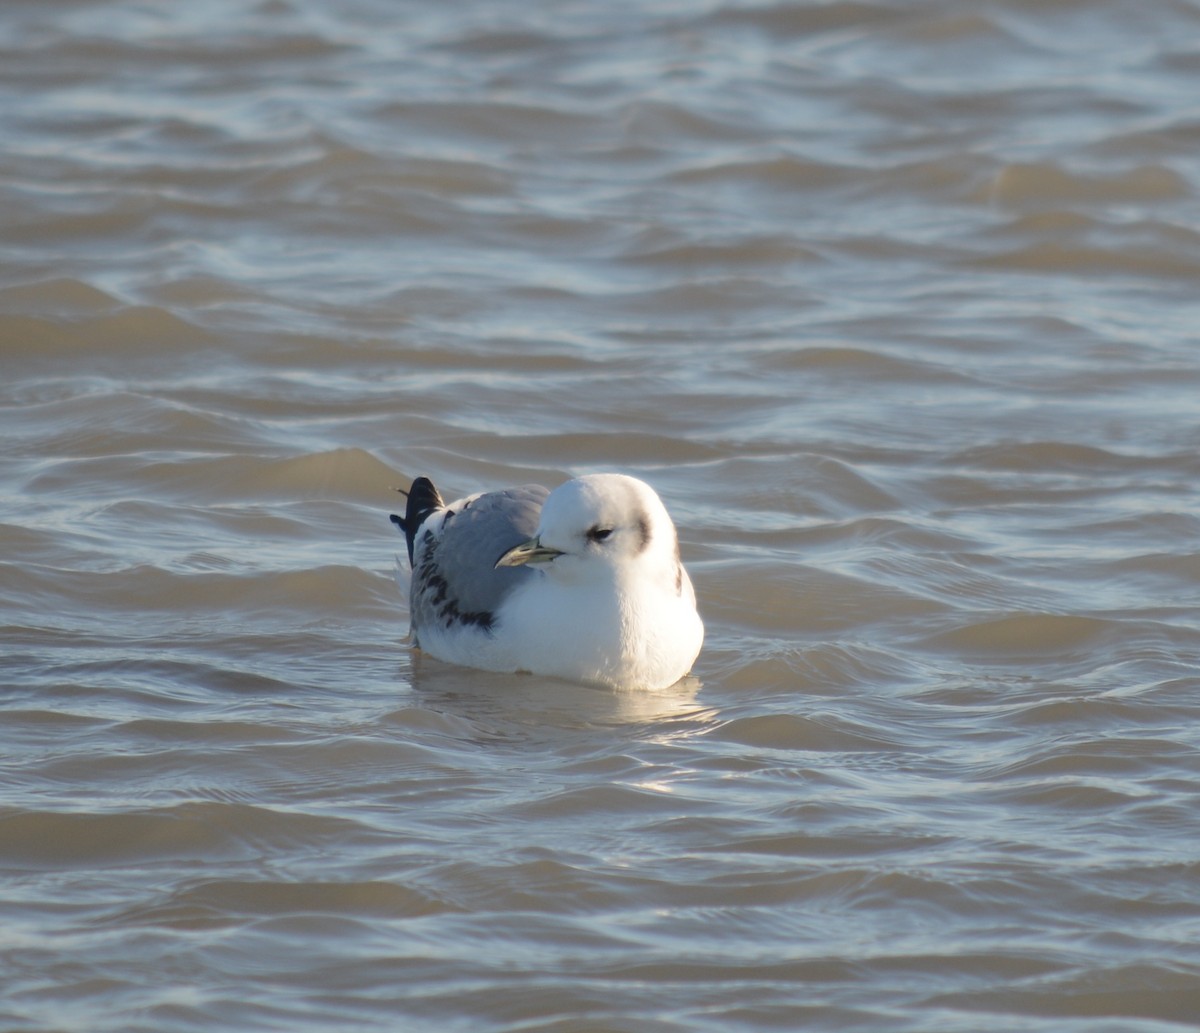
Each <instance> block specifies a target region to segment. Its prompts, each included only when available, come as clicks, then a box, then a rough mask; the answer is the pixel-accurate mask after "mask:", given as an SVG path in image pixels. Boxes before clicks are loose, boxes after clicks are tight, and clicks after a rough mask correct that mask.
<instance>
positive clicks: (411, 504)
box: [391, 477, 445, 564]
mask: <svg viewBox="0 0 1200 1033" xmlns="http://www.w3.org/2000/svg"><path fill="white" fill-rule="evenodd" d="M401 494H403V495H407V496H408V505H407V506H406V507H405V509H404V516H402V517H400V516H397V515H396V514H395V513H393V514H392V515H391V521H392V523H393V524H395V525H396V526H397V527H398V528H400V530H401V531H403V532H404V542H405V544H406V545H407V546H408V562H409V563H410V564H411V563H412V561H413V543H414V542H415V541H416V538H417V531H418V530H419V529H420V527H421V524H423V523H424V522H425V518H426V517H427V516H429V514H430V513H432V512H433V511H434V510H437V509H441V508H442V507H443V506H445V503H444V502H443V501H442V496H441V495H440V494H439V493H438V490H437V488H435V487H434V486H433V481H431V480H430V479H429V478H428V477H418V478H417V479H416V480H415V481H413V482H412V487H410V488H409V489H408V491H406V492H403V491H402V492H401Z"/></svg>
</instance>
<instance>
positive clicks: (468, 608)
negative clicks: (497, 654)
mask: <svg viewBox="0 0 1200 1033" xmlns="http://www.w3.org/2000/svg"><path fill="white" fill-rule="evenodd" d="M549 494H550V492H549V490H548V489H546V488H543V487H542V486H541V485H539V484H527V485H524V486H523V487H520V488H508V489H506V490H504V491H491V492H487V493H486V494H483V495H479V496H477V497H476V498H474V499H468V500H465V501H462V502H455V503H452V504H451V505H450V506H448V507H447V508H446V509H445V510H444V511H443V512H444V517H443V519H442V521H441V526H440V528H439V527H431V526H429V525H430V524H436V516H437V515H436V514H435V515H434V516H431V517H430V518H429V519H428V520H427V521H426V523H425V524H422V526H421V529H420V531H419V532H418V533H417V536H416V542H415V548H414V559H413V579H412V589H411V609H412V626H413V630H414V631H415V632H417V633H418V635H419V634H420V629H421V628H422V627H427V626H429V625H431V624H440V625H442V626H443V627H451V626H454V625H473V626H475V627H478V628H480V629H482V630H483V631H490V630H491V627H492V622H493V620H494V616H495V613H496V610H497V609H498V608H499V607H500V604H501V603H502V602H503V601H504V598H505V596H507V595H508V594H509V593H510V592H511V591H512V590H513V589H514V588H516V587H517V586H518V585H520V584H521V583H522V582H523V581H525V580H526V579H527V578H530V577H537V576H538V575H537V573H536V572H535V571H532V570H529V569H528V568H526V567H501V568H500V569H499V570H497V569H496V560H498V559H499V558H500V557H501V555H503V554H504V553H505V552H507V551H508V550H509V549H511V548H512V547H513V546H514V545H517V544H519V543H521V542H523V541H525V540H527V539H529V538H532V537H533V536H534V534H535V533H536V532H537V526H538V518H539V517H540V516H541V512H542V503H543V502H544V501H545V500H546V496H547V495H549Z"/></svg>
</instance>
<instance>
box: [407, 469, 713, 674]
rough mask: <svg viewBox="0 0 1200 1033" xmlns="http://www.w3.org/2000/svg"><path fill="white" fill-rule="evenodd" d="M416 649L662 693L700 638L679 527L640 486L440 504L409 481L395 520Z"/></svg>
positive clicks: (531, 488)
mask: <svg viewBox="0 0 1200 1033" xmlns="http://www.w3.org/2000/svg"><path fill="white" fill-rule="evenodd" d="M392 521H393V522H394V523H395V524H396V525H397V526H398V527H399V528H400V529H401V530H402V531H403V532H404V536H405V538H406V540H407V543H408V558H409V561H410V562H411V564H412V570H413V574H412V583H411V588H410V590H409V595H410V604H411V615H412V631H413V637H414V640H415V641H416V643H417V645H419V647H420V648H421V649H422V650H424V651H425V652H427V653H429V654H430V655H432V656H435V657H437V658H438V659H439V660H446V661H449V662H450V663H457V664H464V665H466V666H468V667H479V668H483V669H484V670H489V671H528V672H530V673H532V674H542V675H550V676H553V677H558V678H566V679H569V680H571V681H579V682H588V683H594V684H600V685H610V686H614V687H618V688H646V689H657V688H665V687H667V686H668V685H672V684H674V683H675V682H676V681H678V680H679V679H680V678H682V677H683V676H684V675H685V674H687V673H688V671H689V670H691V666H692V662H693V661H694V660H695V659H696V657H697V655H698V654H699V652H700V644H701V642H702V641H703V639H704V625H703V624H702V623H701V621H700V616H699V614H698V613H697V612H696V594H695V591H694V590H693V588H692V582H691V579H690V578H689V577H688V574H687V571H686V570H684V569H683V564H682V563H681V562H680V559H679V543H678V539H677V537H676V535H675V525H674V524H673V523H672V522H671V518H670V516H669V515H668V514H667V510H666V507H664V506H663V504H662V501H661V500H660V499H659V497H658V495H656V494H655V492H654V489H652V488H651V487H650V486H649V485H648V484H645V483H644V482H642V481H639V480H638V479H637V478H635V477H628V476H625V475H624V474H613V473H604V474H589V475H587V476H584V477H577V478H575V479H574V480H571V481H567V482H566V483H565V484H563V485H561V486H560V487H558V488H555V489H554V491H548V490H547V489H545V488H543V487H541V486H540V485H536V484H531V485H526V486H524V487H520V488H509V489H507V490H504V491H489V492H481V493H478V494H475V495H469V496H467V497H466V498H464V499H459V500H458V501H457V502H452V503H451V504H450V505H446V504H445V503H444V502H443V501H442V497H441V495H440V494H438V490H437V489H436V488H435V487H434V486H433V482H432V481H430V480H429V479H428V478H427V477H418V478H417V479H416V480H415V481H414V482H413V485H412V488H411V489H410V490H409V492H408V506H407V508H406V510H405V514H404V516H403V517H399V516H395V515H393V516H392Z"/></svg>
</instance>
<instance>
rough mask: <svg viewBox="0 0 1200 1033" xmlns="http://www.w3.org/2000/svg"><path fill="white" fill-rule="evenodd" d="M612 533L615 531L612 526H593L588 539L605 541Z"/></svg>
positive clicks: (590, 540)
mask: <svg viewBox="0 0 1200 1033" xmlns="http://www.w3.org/2000/svg"><path fill="white" fill-rule="evenodd" d="M612 533H613V529H612V528H611V527H593V528H592V529H591V530H590V531H588V533H587V536H588V541H589V542H602V541H604V539H605V538H607V537H608V536H609V535H610V534H612Z"/></svg>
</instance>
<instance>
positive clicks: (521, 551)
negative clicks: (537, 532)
mask: <svg viewBox="0 0 1200 1033" xmlns="http://www.w3.org/2000/svg"><path fill="white" fill-rule="evenodd" d="M562 554H563V553H562V550H561V549H552V548H550V546H548V545H543V544H542V543H541V541H540V539H537V538H530V539H529V541H527V542H522V543H521V544H520V545H514V546H513V547H512V548H511V549H509V550H508V552H506V553H505V554H504V555H503V556H501V557H500V558H499V559H498V560H496V566H497V567H520V566H522V565H523V564H526V563H549V562H550V561H551V560H553V559H557V558H558V557H559V556H561V555H562Z"/></svg>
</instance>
